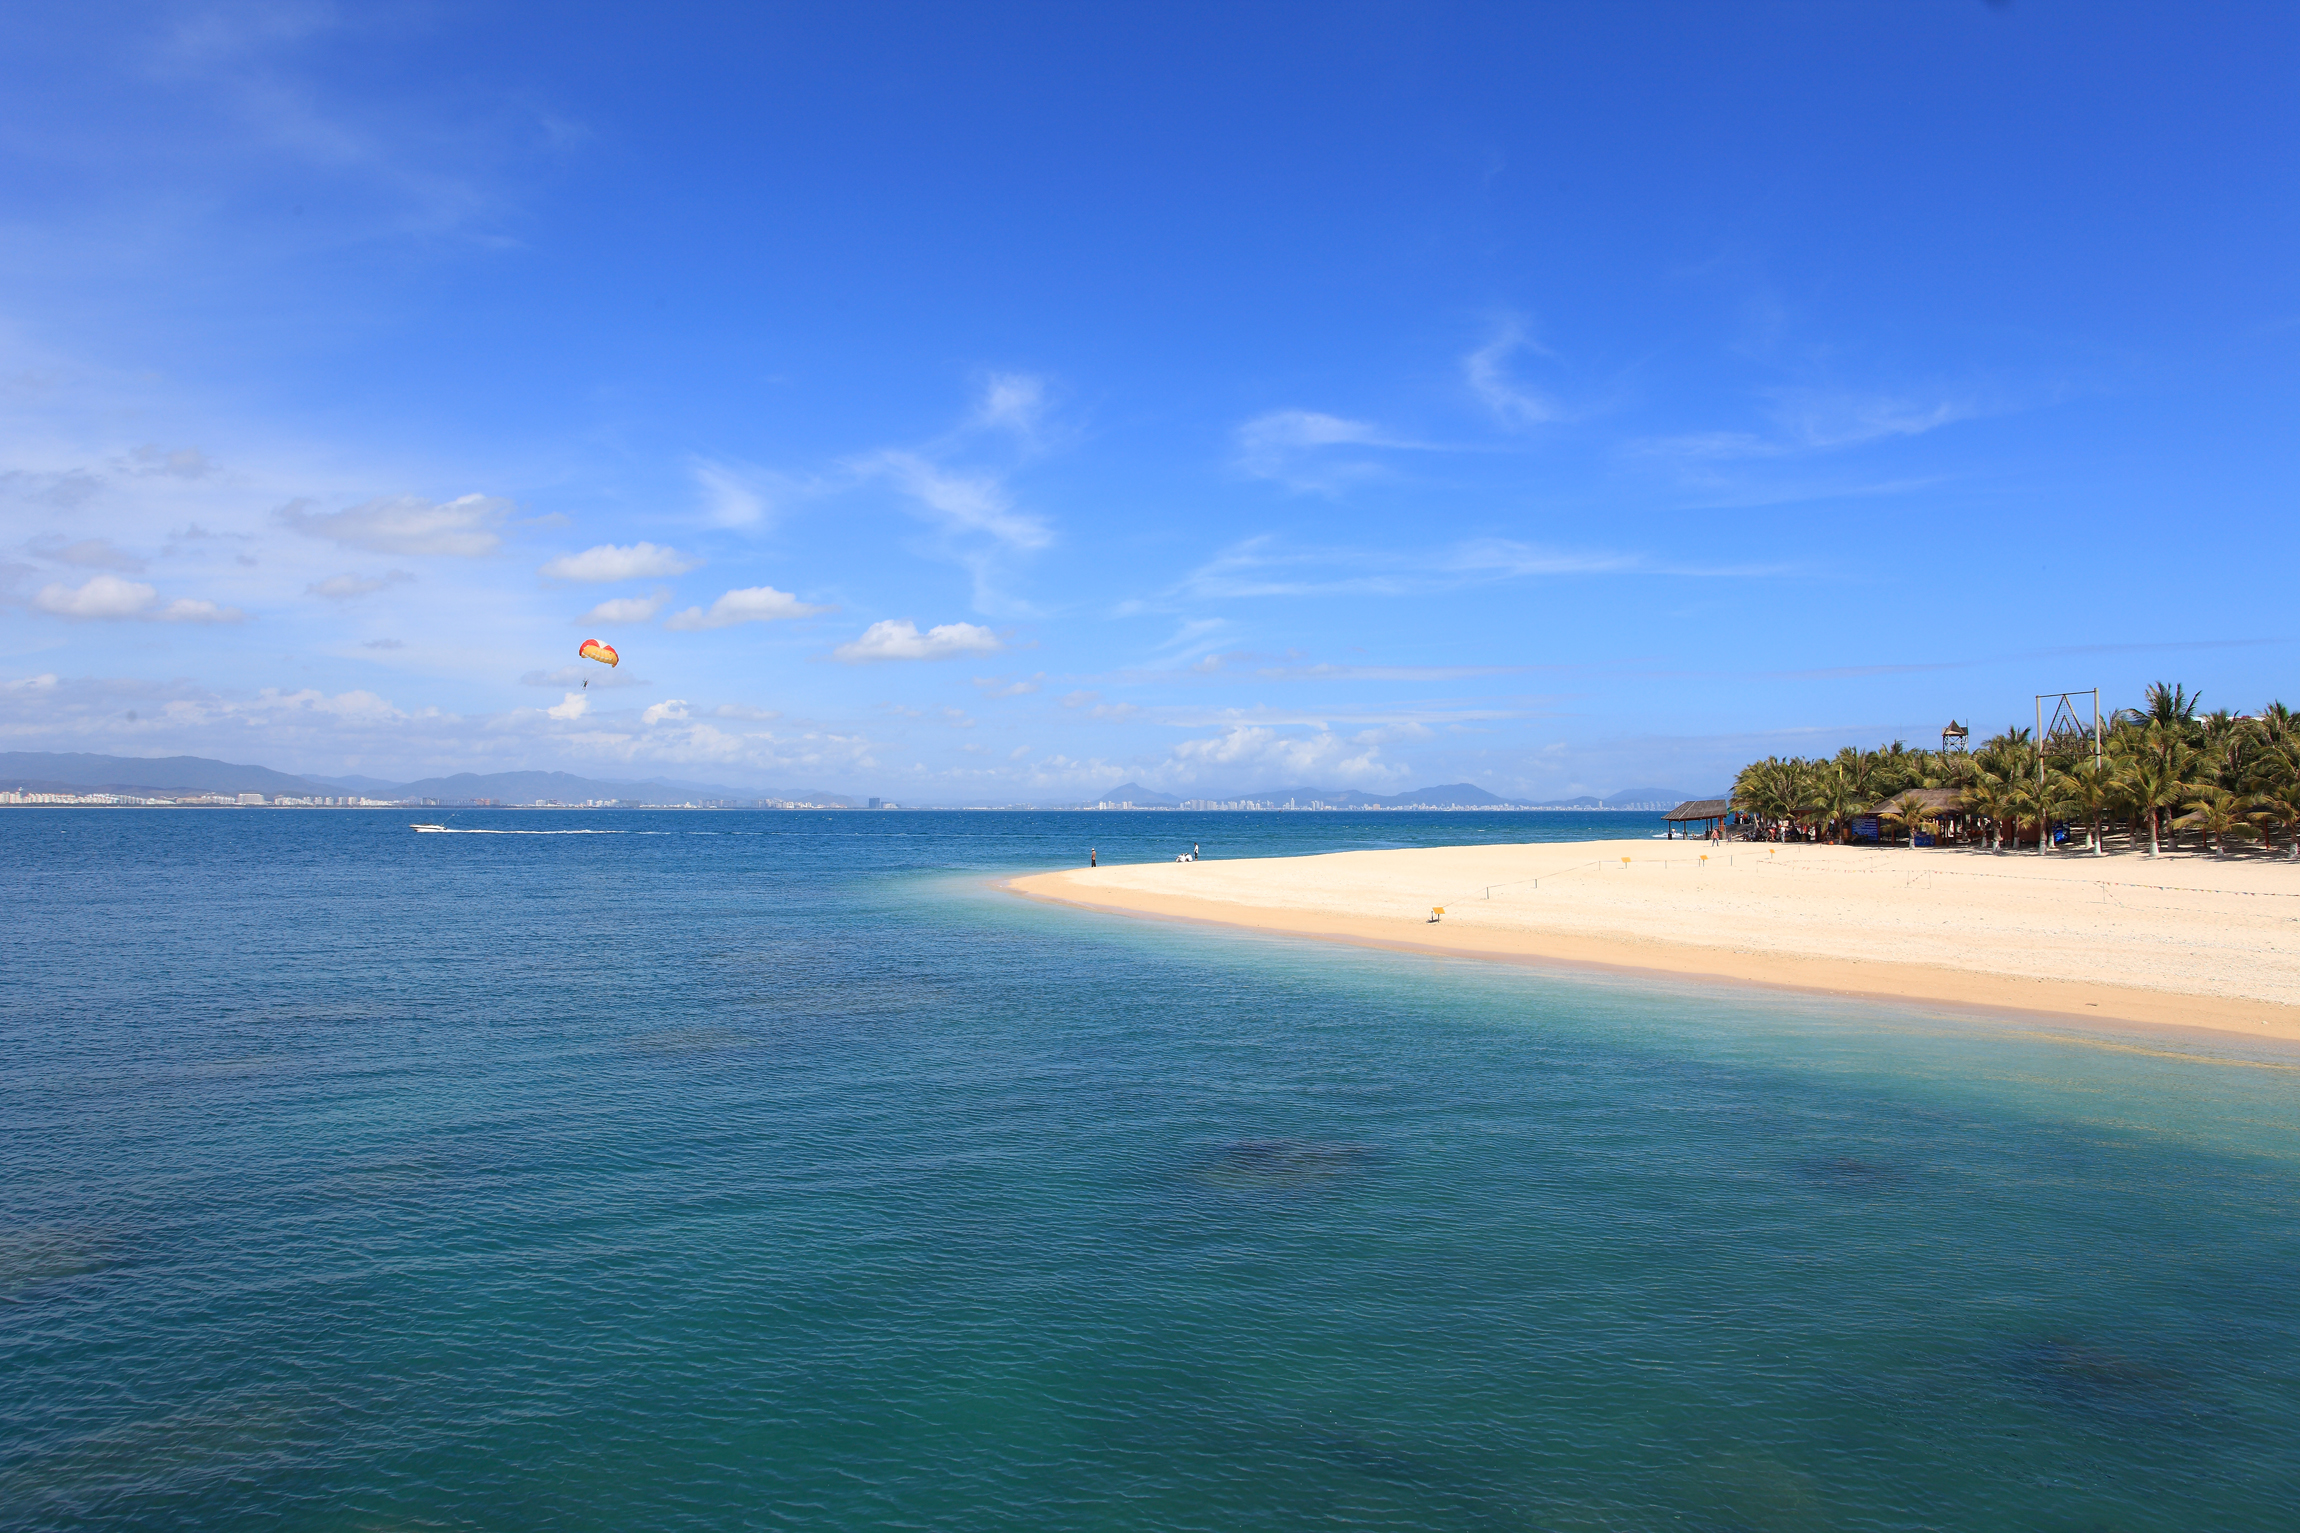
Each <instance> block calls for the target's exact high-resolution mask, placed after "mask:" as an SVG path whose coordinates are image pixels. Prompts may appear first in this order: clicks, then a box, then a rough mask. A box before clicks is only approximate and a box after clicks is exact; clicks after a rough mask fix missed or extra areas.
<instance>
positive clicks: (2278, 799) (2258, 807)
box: [2250, 782, 2300, 862]
mask: <svg viewBox="0 0 2300 1533" xmlns="http://www.w3.org/2000/svg"><path fill="white" fill-rule="evenodd" d="M2252 806H2253V813H2252V814H2251V816H2250V818H2252V819H2255V820H2258V821H2259V822H2260V823H2261V824H2262V825H2265V826H2269V827H2272V828H2274V829H2277V830H2281V831H2283V832H2284V833H2285V834H2286V835H2288V836H2290V837H2291V838H2292V860H2293V861H2294V862H2300V784H2295V783H2291V782H2287V783H2285V784H2284V785H2283V786H2282V787H2277V788H2269V789H2266V790H2264V791H2263V792H2259V793H2255V794H2253V795H2252Z"/></svg>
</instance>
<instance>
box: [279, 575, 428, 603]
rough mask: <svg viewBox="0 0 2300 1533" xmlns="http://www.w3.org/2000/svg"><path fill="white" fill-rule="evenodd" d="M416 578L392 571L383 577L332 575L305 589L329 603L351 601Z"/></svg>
mask: <svg viewBox="0 0 2300 1533" xmlns="http://www.w3.org/2000/svg"><path fill="white" fill-rule="evenodd" d="M414 578H415V577H414V576H413V575H410V574H409V573H408V572H407V571H405V570H390V571H387V572H385V573H384V574H381V575H372V576H363V575H331V576H329V577H328V578H327V579H325V580H319V581H314V582H313V583H312V584H310V585H308V586H305V587H304V588H303V590H304V595H306V596H324V597H326V598H327V599H328V600H329V601H349V600H351V599H352V598H353V597H355V596H369V595H373V594H374V593H375V592H377V591H380V590H382V589H383V588H384V587H385V586H393V585H400V584H402V583H404V582H406V581H410V580H413V579H414Z"/></svg>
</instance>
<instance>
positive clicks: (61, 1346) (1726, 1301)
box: [0, 809, 2300, 1533]
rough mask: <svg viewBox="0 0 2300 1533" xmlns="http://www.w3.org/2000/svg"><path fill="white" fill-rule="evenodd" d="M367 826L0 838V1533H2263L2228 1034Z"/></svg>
mask: <svg viewBox="0 0 2300 1533" xmlns="http://www.w3.org/2000/svg"><path fill="white" fill-rule="evenodd" d="M420 817H422V816H411V815H409V814H406V813H404V812H402V813H396V814H394V813H384V812H326V811H310V812H293V811H271V810H265V811H255V810H243V811H106V810H68V809H59V810H19V811H12V812H5V813H0V893H4V895H5V901H6V903H5V909H6V911H7V920H6V922H5V925H4V926H0V972H4V974H5V984H4V985H0V1172H4V1175H0V1527H6V1528H9V1529H18V1528H24V1529H29V1528H41V1529H74V1528H99V1527H102V1528H112V1527H149V1528H297V1529H302V1528H311V1529H343V1530H353V1529H363V1530H367V1529H371V1530H397V1529H432V1528H446V1529H521V1528H555V1529H556V1528H564V1529H592V1528H597V1529H651V1528H793V1529H797V1528H810V1529H811V1528H922V1529H924V1528H932V1529H953V1530H965V1529H1003V1528H1025V1527H1026V1528H1065V1529H1067V1528H1077V1529H1209V1530H1212V1529H1223V1530H1230V1529H1300V1528H1314V1527H1334V1528H1345V1527H1349V1528H1355V1527H1364V1528H1397V1529H1405V1528H1528V1529H1532V1528H1540V1529H1662V1528H1669V1529H1720V1530H1722V1529H1822V1528H1858V1529H1917V1528H1940V1529H1984V1528H2004V1529H2047V1530H2062V1529H2065V1530H2071V1533H2074V1530H2112V1529H2113V1530H2140V1529H2201V1528H2212V1529H2251V1528H2258V1529H2276V1530H2289V1529H2291V1528H2292V1527H2294V1526H2295V1525H2296V1523H2300V1514H2296V1513H2295V1510H2294V1509H2295V1507H2300V1220H2296V1218H2295V1215H2296V1213H2300V1198H2296V1193H2300V1069H2296V1068H2295V1067H2296V1065H2300V1060H2296V1059H2295V1058H2294V1057H2292V1056H2291V1055H2289V1054H2278V1053H2276V1052H2274V1051H2272V1050H2269V1049H2267V1048H2261V1049H2257V1050H2251V1049H2246V1048H2242V1047H2237V1046H2229V1045H2223V1044H2218V1043H2213V1042H2210V1041H2201V1042H2195V1041H2191V1042H2181V1041H2167V1040H2165V1039H2162V1038H2151V1037H2146V1036H2142V1035H2132V1034H2126V1035H2115V1034H2099V1035H2087V1034H2083V1033H2079V1032H2074V1031H2069V1030H2064V1029H2057V1028H2051V1027H2040V1026H2037V1025H2034V1024H2023V1023H2016V1022H2008V1021H2001V1020H1989V1019H1986V1018H1976V1017H1962V1016H1955V1015H1951V1014H1947V1013H1943V1012H1938V1011H1927V1010H1924V1009H1921V1008H1900V1009H1895V1008H1888V1007H1881V1006H1872V1005H1854V1004H1850V1003H1845V1002H1838V1001H1831V1000H1825V999H1817V998H1810V997H1801V996H1796V995H1789V994H1783V995H1772V994H1767V993H1764V992H1758V991H1752V990H1746V989H1741V990H1722V989H1716V988H1713V987H1708V986H1704V985H1701V984H1699V983H1694V982H1669V981H1661V980H1653V981H1634V982H1633V981H1630V980H1624V979H1620V978H1607V977H1602V976H1593V975H1586V974H1573V973H1565V972H1548V971H1543V970H1540V969H1531V968H1519V967H1513V966H1501V965H1491V964H1479V963H1474V962H1466V961H1455V960H1440V959H1432V958H1426V957H1415V956H1410V955H1404V954H1392V953H1381V952H1370V951H1363V950H1357V949H1352V948H1346V947H1338V946H1327V945H1318V944H1311V943H1302V942H1295V941H1290V940H1285V939H1277V938H1268V937H1259V936H1255V935H1251V934H1246V933H1233V932H1225V931H1221V930H1215V929H1208V928H1201V927H1189V926H1175V925H1164V924H1160V923H1155V922H1143V921H1132V920H1127V919H1124V918H1120V917H1111V916H1103V915H1098V914H1092V913H1086V912H1078V911H1071V910H1065V909H1060V908H1054V907H1048V906H1043V905H1038V904H1033V903H1030V902H1027V901H1023V900H1020V899H1017V898H1015V897H1013V896H1011V895H1008V894H1004V893H1002V892H999V891H997V890H996V889H995V888H993V887H992V882H993V878H994V876H995V875H1000V874H1004V873H1008V872H1013V871H1019V870H1025V869H1039V868H1046V867H1056V866H1067V865H1074V864H1076V863H1079V862H1081V861H1083V858H1084V852H1085V848H1086V847H1087V846H1088V845H1090V844H1091V845H1094V846H1096V847H1098V848H1099V850H1100V851H1101V854H1102V856H1103V858H1104V859H1105V860H1106V861H1121V860H1130V859H1139V858H1145V857H1165V856H1169V855H1171V854H1172V852H1173V851H1175V850H1177V849H1179V848H1181V847H1183V846H1186V845H1187V844H1188V843H1189V842H1191V841H1193V840H1195V841H1199V842H1202V843H1203V844H1204V846H1205V850H1206V854H1207V855H1208V856H1209V857H1215V856H1225V855H1268V854H1276V853H1284V852H1309V851H1323V850H1332V849H1338V848H1343V847H1352V846H1374V845H1403V844H1433V843H1442V842H1448V841H1459V840H1472V839H1481V840H1482V839H1493V840H1526V839H1535V838H1560V839H1570V838H1578V837H1588V836H1599V835H1619V834H1624V833H1632V832H1633V831H1634V830H1636V829H1640V828H1651V827H1645V826H1643V823H1642V822H1636V824H1635V825H1632V823H1631V822H1630V821H1629V820H1628V819H1627V818H1626V817H1623V816H1618V815H1611V816H1575V815H1562V814H1547V815H1531V814H1529V815H1500V814H1400V813H1380V814H1332V813H1327V814H1310V813H1297V814H1290V815H1289V814H1266V815H1256V814H1207V815H1185V814H1172V813H1162V814H1133V815H1126V814H1100V815H1080V814H1022V813H996V814H984V813H930V812H908V811H904V812H882V813H878V814H868V813H863V814H855V813H844V814H805V813H752V814H745V813H709V814H705V813H671V812H651V813H612V812H606V813H584V812H580V811H571V812H566V813H545V812H518V813H508V812H496V813H479V814H473V813H465V814H462V815H459V816H457V817H456V819H455V821H454V823H455V824H456V825H457V826H458V827H459V828H463V827H468V828H486V827H494V828H503V829H516V830H540V829H574V828H595V829H602V830H614V831H619V832H623V833H622V834H614V835H554V836H538V835H507V836H496V835H453V836H418V835H415V834H413V833H411V832H410V831H409V830H408V828H407V822H408V821H409V819H411V818H420Z"/></svg>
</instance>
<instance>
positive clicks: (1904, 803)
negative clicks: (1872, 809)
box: [1883, 790, 1932, 851]
mask: <svg viewBox="0 0 2300 1533" xmlns="http://www.w3.org/2000/svg"><path fill="white" fill-rule="evenodd" d="M1883 814H1884V818H1886V819H1888V820H1894V821H1897V822H1899V824H1900V825H1901V827H1902V828H1903V829H1904V830H1906V831H1907V832H1908V833H1909V850H1911V851H1915V850H1916V848H1917V832H1919V831H1921V830H1923V829H1924V828H1925V827H1926V826H1927V825H1929V824H1931V823H1932V811H1931V810H1930V809H1929V808H1927V807H1926V806H1925V800H1924V795H1922V794H1920V793H1917V792H1915V791H1914V790H1912V791H1910V792H1907V793H1904V794H1902V795H1901V796H1900V797H1899V798H1897V799H1894V800H1893V801H1892V802H1891V803H1890V804H1887V805H1886V806H1885V808H1884V811H1883Z"/></svg>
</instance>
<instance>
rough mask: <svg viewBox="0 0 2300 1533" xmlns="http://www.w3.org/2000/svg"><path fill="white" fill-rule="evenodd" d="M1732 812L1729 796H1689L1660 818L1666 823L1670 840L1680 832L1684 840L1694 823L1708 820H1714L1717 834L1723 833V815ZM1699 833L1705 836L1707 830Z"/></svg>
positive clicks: (1689, 835) (1731, 802) (1688, 837)
mask: <svg viewBox="0 0 2300 1533" xmlns="http://www.w3.org/2000/svg"><path fill="white" fill-rule="evenodd" d="M1732 812H1733V801H1732V800H1731V799H1729V798H1689V799H1687V800H1686V801H1685V802H1684V803H1682V804H1679V805H1678V806H1677V807H1676V808H1675V809H1672V810H1670V811H1669V812H1668V813H1667V814H1665V815H1663V816H1662V817H1661V818H1662V819H1663V820H1664V821H1666V822H1667V823H1668V826H1669V837H1670V839H1671V840H1676V839H1677V838H1678V837H1679V836H1680V835H1681V834H1682V835H1683V837H1684V838H1685V839H1686V840H1691V839H1692V837H1693V827H1694V825H1695V824H1696V823H1699V822H1705V821H1709V820H1715V821H1716V822H1717V834H1718V835H1720V836H1722V835H1724V834H1725V817H1726V816H1727V815H1729V814H1731V813H1732ZM1680 827H1682V830H1680ZM1701 834H1702V836H1703V837H1704V838H1706V837H1707V836H1708V834H1709V832H1708V831H1707V830H1704V831H1702V832H1701Z"/></svg>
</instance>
